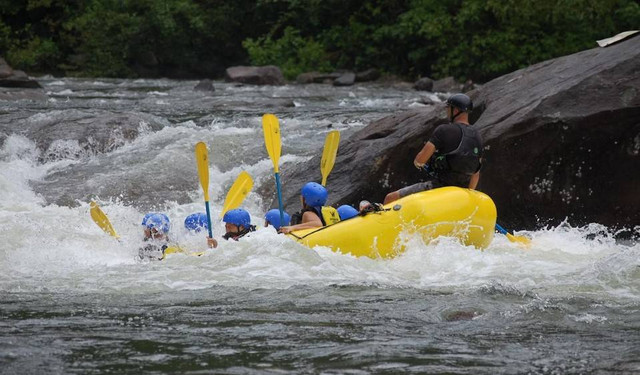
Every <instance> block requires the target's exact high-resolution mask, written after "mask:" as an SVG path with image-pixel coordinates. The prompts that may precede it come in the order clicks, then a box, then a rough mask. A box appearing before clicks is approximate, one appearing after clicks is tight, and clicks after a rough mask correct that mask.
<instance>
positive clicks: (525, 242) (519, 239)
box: [507, 233, 531, 248]
mask: <svg viewBox="0 0 640 375" xmlns="http://www.w3.org/2000/svg"><path fill="white" fill-rule="evenodd" d="M507 238H508V239H509V241H511V242H515V243H517V244H519V245H522V246H524V247H527V248H528V247H530V246H531V240H530V239H529V238H527V237H525V236H516V235H513V234H511V233H507Z"/></svg>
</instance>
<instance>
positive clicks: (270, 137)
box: [262, 113, 282, 173]
mask: <svg viewBox="0 0 640 375" xmlns="http://www.w3.org/2000/svg"><path fill="white" fill-rule="evenodd" d="M262 130H263V131H264V145H265V147H266V148H267V153H268V154H269V158H270V159H271V161H272V162H273V170H274V172H275V173H278V172H279V167H278V161H279V160H280V152H281V148H282V144H281V143H280V124H279V123H278V118H277V117H276V116H274V115H272V114H270V113H267V114H265V115H264V116H262Z"/></svg>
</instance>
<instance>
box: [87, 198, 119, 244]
mask: <svg viewBox="0 0 640 375" xmlns="http://www.w3.org/2000/svg"><path fill="white" fill-rule="evenodd" d="M89 212H90V213H91V218H92V219H93V221H94V222H95V223H96V224H97V225H98V226H99V227H100V229H102V230H103V231H105V232H106V233H107V234H109V235H111V236H113V237H115V238H116V239H118V238H120V236H118V234H117V233H116V231H115V229H113V226H112V225H111V222H110V221H109V218H108V217H107V215H105V214H104V212H102V210H101V209H100V207H99V206H98V204H97V203H96V202H94V201H91V209H90V210H89Z"/></svg>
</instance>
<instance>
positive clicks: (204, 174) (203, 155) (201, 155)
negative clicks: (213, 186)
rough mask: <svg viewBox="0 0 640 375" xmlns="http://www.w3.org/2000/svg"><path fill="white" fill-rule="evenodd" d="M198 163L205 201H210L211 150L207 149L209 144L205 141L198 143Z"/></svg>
mask: <svg viewBox="0 0 640 375" xmlns="http://www.w3.org/2000/svg"><path fill="white" fill-rule="evenodd" d="M195 151H196V163H197V165H198V177H199V178H200V185H202V190H203V191H204V200H205V202H208V201H209V151H207V145H206V144H205V143H204V142H198V143H197V144H196V150H195Z"/></svg>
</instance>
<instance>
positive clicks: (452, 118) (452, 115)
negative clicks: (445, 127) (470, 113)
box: [449, 106, 463, 123]
mask: <svg viewBox="0 0 640 375" xmlns="http://www.w3.org/2000/svg"><path fill="white" fill-rule="evenodd" d="M449 108H451V116H449V122H451V123H453V122H454V121H455V120H456V118H457V117H458V116H460V115H461V114H462V113H463V112H462V111H461V110H459V109H458V113H456V114H455V115H454V114H453V112H454V111H455V110H456V109H457V108H456V107H454V106H450V107H449Z"/></svg>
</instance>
